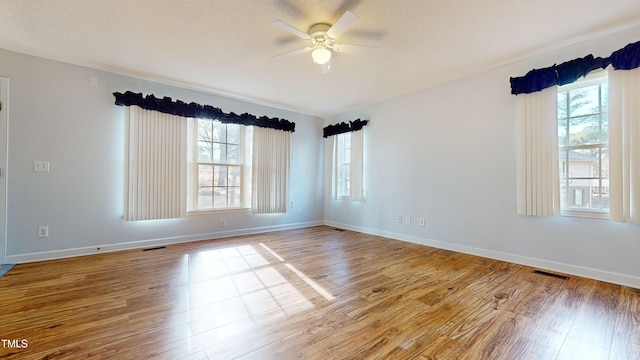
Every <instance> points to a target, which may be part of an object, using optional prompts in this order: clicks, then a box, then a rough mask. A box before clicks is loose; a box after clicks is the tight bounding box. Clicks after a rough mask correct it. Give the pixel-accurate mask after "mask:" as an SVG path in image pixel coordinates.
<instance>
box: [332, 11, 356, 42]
mask: <svg viewBox="0 0 640 360" xmlns="http://www.w3.org/2000/svg"><path fill="white" fill-rule="evenodd" d="M358 19H359V17H358V15H356V14H354V13H353V12H351V11H349V10H347V11H345V12H344V14H342V16H340V19H338V21H336V23H335V24H333V26H332V27H330V28H329V30H327V36H328V37H330V38H331V39H333V40H335V39H337V38H338V37H340V35H342V34H343V33H344V32H345V31H347V29H349V28H350V27H351V26H353V24H355V23H356V22H357V21H358Z"/></svg>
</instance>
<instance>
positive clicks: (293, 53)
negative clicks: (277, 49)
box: [273, 47, 311, 59]
mask: <svg viewBox="0 0 640 360" xmlns="http://www.w3.org/2000/svg"><path fill="white" fill-rule="evenodd" d="M309 51H311V48H310V47H306V48H302V49H298V50H293V51H289V52H286V53H284V54H280V55H276V56H274V57H273V58H274V59H288V58H290V57H294V56H296V55H300V54H304V53H306V52H309Z"/></svg>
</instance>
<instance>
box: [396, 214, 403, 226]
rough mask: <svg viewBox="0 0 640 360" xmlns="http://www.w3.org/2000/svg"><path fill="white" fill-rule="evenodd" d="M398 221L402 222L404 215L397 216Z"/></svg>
mask: <svg viewBox="0 0 640 360" xmlns="http://www.w3.org/2000/svg"><path fill="white" fill-rule="evenodd" d="M396 222H397V223H398V224H402V215H400V216H398V217H397V218H396Z"/></svg>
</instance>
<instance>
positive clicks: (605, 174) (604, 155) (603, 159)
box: [600, 148, 609, 181]
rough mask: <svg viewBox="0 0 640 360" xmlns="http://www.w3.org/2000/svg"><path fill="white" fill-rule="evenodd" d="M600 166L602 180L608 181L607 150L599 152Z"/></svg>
mask: <svg viewBox="0 0 640 360" xmlns="http://www.w3.org/2000/svg"><path fill="white" fill-rule="evenodd" d="M600 163H601V164H600V166H602V176H601V177H602V178H604V179H607V181H608V180H609V149H607V148H604V149H602V150H601V155H600Z"/></svg>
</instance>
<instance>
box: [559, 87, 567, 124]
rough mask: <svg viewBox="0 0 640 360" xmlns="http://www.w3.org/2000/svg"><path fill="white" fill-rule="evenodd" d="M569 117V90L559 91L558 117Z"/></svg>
mask: <svg viewBox="0 0 640 360" xmlns="http://www.w3.org/2000/svg"><path fill="white" fill-rule="evenodd" d="M566 117H567V92H566V91H563V92H558V119H564V118H566Z"/></svg>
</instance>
